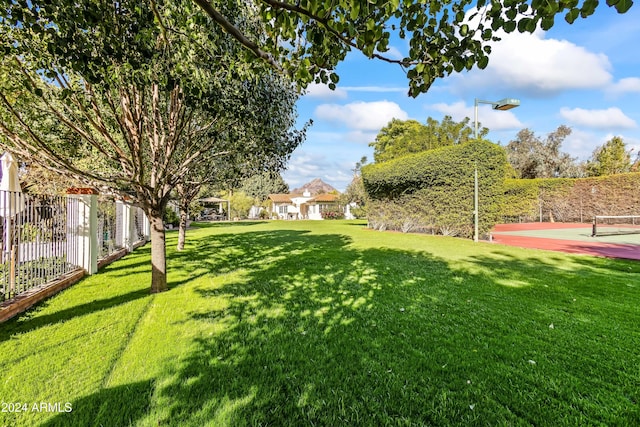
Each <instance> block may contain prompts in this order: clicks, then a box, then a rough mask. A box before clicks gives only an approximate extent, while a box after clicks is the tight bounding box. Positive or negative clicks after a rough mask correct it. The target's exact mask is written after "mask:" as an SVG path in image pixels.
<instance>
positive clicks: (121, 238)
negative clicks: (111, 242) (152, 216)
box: [116, 200, 136, 252]
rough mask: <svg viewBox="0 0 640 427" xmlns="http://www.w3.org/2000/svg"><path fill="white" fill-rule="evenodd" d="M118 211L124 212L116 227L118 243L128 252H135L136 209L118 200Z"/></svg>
mask: <svg viewBox="0 0 640 427" xmlns="http://www.w3.org/2000/svg"><path fill="white" fill-rule="evenodd" d="M116 209H118V210H119V211H120V212H122V215H119V216H118V221H117V226H116V233H117V234H118V237H117V241H118V242H119V243H120V245H121V246H122V247H123V248H125V249H126V250H127V252H133V244H134V243H135V240H136V207H135V206H132V205H129V204H127V203H125V202H123V201H120V200H117V201H116Z"/></svg>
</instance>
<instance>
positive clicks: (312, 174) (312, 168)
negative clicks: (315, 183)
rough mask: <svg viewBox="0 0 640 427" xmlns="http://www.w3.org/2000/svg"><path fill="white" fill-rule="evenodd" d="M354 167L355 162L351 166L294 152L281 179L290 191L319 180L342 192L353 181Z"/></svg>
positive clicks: (335, 160) (326, 158)
mask: <svg viewBox="0 0 640 427" xmlns="http://www.w3.org/2000/svg"><path fill="white" fill-rule="evenodd" d="M354 165H355V162H353V164H351V163H348V162H345V161H343V160H341V159H337V158H332V157H330V158H328V157H327V156H324V155H322V154H317V153H307V152H304V151H296V152H295V153H294V155H293V156H292V157H291V160H290V161H289V163H288V166H287V169H286V170H285V171H284V172H283V173H282V177H283V178H284V180H285V182H286V183H287V184H289V188H291V189H293V188H298V187H301V186H302V185H304V184H306V183H308V182H309V181H311V180H313V179H315V178H320V179H322V180H323V181H324V182H326V183H327V184H331V185H332V186H334V187H335V188H336V189H337V190H338V191H341V192H342V191H344V189H345V188H347V185H349V183H350V182H351V180H352V179H353V176H352V175H351V169H352V168H353V166H354Z"/></svg>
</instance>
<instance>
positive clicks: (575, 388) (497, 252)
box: [0, 221, 640, 426]
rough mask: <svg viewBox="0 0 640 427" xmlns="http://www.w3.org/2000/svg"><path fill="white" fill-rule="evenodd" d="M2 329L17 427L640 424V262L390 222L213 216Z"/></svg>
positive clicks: (3, 391) (5, 387) (8, 420)
mask: <svg viewBox="0 0 640 427" xmlns="http://www.w3.org/2000/svg"><path fill="white" fill-rule="evenodd" d="M168 241H169V244H170V245H171V247H170V248H169V250H168V256H169V282H170V285H171V289H170V290H169V291H168V292H165V293H162V294H158V295H154V296H151V295H149V294H148V292H147V289H148V286H149V280H150V272H149V266H148V258H149V252H148V249H147V248H141V249H138V250H137V251H136V252H135V253H134V254H132V255H129V256H128V257H127V258H125V259H123V260H121V261H119V262H117V263H115V264H113V265H111V266H110V267H108V268H107V269H106V270H105V271H104V272H102V273H100V274H99V275H97V276H93V277H91V278H88V279H86V280H84V281H82V282H81V283H79V284H77V285H75V286H74V287H72V288H70V289H68V290H66V291H64V292H63V293H61V294H59V295H58V296H56V297H55V298H53V299H51V300H49V301H47V302H46V303H44V304H42V305H41V306H39V307H38V308H36V309H35V310H32V311H31V312H29V313H28V314H26V315H24V316H22V317H20V318H19V319H17V320H14V321H12V322H10V323H8V324H5V325H2V326H0V365H1V366H3V367H4V370H3V375H2V382H1V383H0V396H1V397H2V401H3V402H25V403H28V404H29V405H32V404H33V403H35V402H52V403H54V402H69V403H70V404H71V406H72V408H73V411H72V412H70V413H64V412H63V413H52V412H35V411H31V410H30V411H28V412H26V413H12V414H8V413H2V414H0V416H1V417H2V418H0V425H4V424H6V425H51V426H54V425H55V426H57V425H78V426H84V425H114V426H122V425H144V426H151V425H153V426H157V425H176V426H202V425H211V426H219V425H327V426H328V425H331V426H335V425H376V426H377V425H390V424H393V425H396V424H399V425H469V424H471V425H474V424H475V425H552V424H555V425H597V424H602V425H636V424H638V423H639V422H640V410H639V406H638V399H639V398H640V391H639V389H638V384H640V356H639V355H638V351H637V349H638V348H640V346H639V345H640V332H639V330H638V324H640V322H639V321H640V314H639V311H638V306H640V304H639V303H640V296H639V292H640V285H639V283H640V263H636V262H632V261H616V260H607V259H601V258H593V257H587V256H576V255H563V254H559V253H554V252H545V251H536V250H525V249H516V248H508V247H504V246H499V245H491V244H486V243H479V244H474V243H473V242H470V241H465V240H459V239H453V238H443V237H431V236H420V235H405V234H400V233H379V232H375V231H370V230H366V229H364V228H363V226H362V224H361V223H357V222H346V221H345V222H333V221H324V222H295V221H290V222H289V221H288V222H284V221H281V222H280V221H276V222H258V223H237V224H233V223H232V224H215V225H204V227H203V228H200V229H195V230H190V232H189V241H188V244H187V247H186V250H185V251H183V252H180V253H178V252H175V251H174V250H173V245H175V234H173V233H169V235H168Z"/></svg>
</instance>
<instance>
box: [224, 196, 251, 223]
mask: <svg viewBox="0 0 640 427" xmlns="http://www.w3.org/2000/svg"><path fill="white" fill-rule="evenodd" d="M222 197H223V198H225V199H227V200H229V209H230V214H231V215H230V216H231V219H244V218H247V217H248V216H249V210H251V206H253V202H254V200H253V197H250V196H248V195H247V194H246V193H245V192H244V191H227V192H224V193H222Z"/></svg>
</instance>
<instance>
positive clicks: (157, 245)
mask: <svg viewBox="0 0 640 427" xmlns="http://www.w3.org/2000/svg"><path fill="white" fill-rule="evenodd" d="M148 215H149V223H150V225H151V293H152V294H155V293H158V292H163V291H166V290H167V254H166V250H165V235H164V221H163V220H162V211H160V213H158V212H155V211H153V212H151V213H150V214H148Z"/></svg>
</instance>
